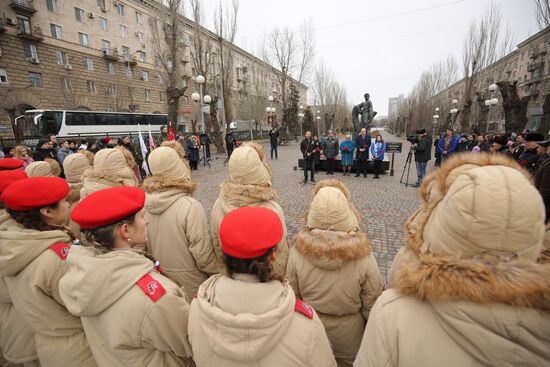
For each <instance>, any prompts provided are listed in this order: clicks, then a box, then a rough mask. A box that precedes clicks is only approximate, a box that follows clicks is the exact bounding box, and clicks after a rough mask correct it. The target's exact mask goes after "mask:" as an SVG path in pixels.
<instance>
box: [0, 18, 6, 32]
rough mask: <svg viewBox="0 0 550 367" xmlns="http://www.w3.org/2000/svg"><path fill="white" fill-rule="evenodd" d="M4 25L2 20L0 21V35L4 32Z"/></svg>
mask: <svg viewBox="0 0 550 367" xmlns="http://www.w3.org/2000/svg"><path fill="white" fill-rule="evenodd" d="M6 30H7V29H6V25H5V24H4V20H3V19H0V33H4V32H5V31H6Z"/></svg>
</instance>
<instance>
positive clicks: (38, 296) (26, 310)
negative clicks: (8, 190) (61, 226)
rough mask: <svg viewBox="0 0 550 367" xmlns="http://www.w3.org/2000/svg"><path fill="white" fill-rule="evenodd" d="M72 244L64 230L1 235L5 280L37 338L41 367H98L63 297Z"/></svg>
mask: <svg viewBox="0 0 550 367" xmlns="http://www.w3.org/2000/svg"><path fill="white" fill-rule="evenodd" d="M69 242H70V238H69V236H68V235H67V234H66V233H65V232H64V231H62V230H50V231H37V230H32V229H26V228H23V227H20V226H12V227H8V228H7V229H5V230H2V231H0V275H2V276H4V278H5V280H6V283H7V286H8V290H9V293H10V295H11V299H12V302H13V305H14V307H15V309H16V310H17V313H18V314H19V315H20V317H21V318H23V319H24V320H25V321H26V322H27V323H28V325H29V326H30V327H31V328H32V329H33V331H34V332H35V340H36V350H37V352H38V357H39V359H40V364H41V366H42V367H59V366H81V367H88V366H89V367H93V366H96V363H95V361H94V359H93V357H92V353H91V351H90V348H89V346H88V342H87V340H86V336H85V335H84V331H83V329H82V324H81V322H80V319H79V318H78V317H76V316H73V315H71V314H70V313H69V312H68V311H67V309H66V308H65V307H64V304H63V301H62V300H61V298H60V296H59V280H60V279H61V277H62V276H63V274H65V272H66V270H67V268H66V262H65V257H66V254H67V252H68V251H69V249H70V246H69V245H67V243H69ZM52 245H53V246H52ZM50 246H52V247H50Z"/></svg>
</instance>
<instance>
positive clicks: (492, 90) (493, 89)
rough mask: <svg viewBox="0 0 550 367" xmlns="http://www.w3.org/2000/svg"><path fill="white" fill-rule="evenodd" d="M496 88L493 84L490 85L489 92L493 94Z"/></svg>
mask: <svg viewBox="0 0 550 367" xmlns="http://www.w3.org/2000/svg"><path fill="white" fill-rule="evenodd" d="M497 88H498V86H497V85H496V84H494V83H493V84H491V85H490V86H489V91H491V92H494V91H496V90H497Z"/></svg>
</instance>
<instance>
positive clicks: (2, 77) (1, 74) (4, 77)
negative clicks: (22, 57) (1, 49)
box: [0, 68, 8, 84]
mask: <svg viewBox="0 0 550 367" xmlns="http://www.w3.org/2000/svg"><path fill="white" fill-rule="evenodd" d="M7 83H8V73H6V69H4V68H0V84H7Z"/></svg>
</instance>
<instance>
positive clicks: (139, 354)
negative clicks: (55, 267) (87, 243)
mask: <svg viewBox="0 0 550 367" xmlns="http://www.w3.org/2000/svg"><path fill="white" fill-rule="evenodd" d="M67 265H68V267H69V270H68V272H67V273H66V274H65V276H64V277H63V279H62V280H61V282H60V284H59V292H60V294H61V298H62V299H63V301H64V302H65V303H66V305H67V308H68V309H69V311H71V312H72V313H73V314H74V315H77V316H80V317H81V319H82V325H83V326H84V331H85V332H86V336H87V338H88V340H89V342H90V347H91V348H92V352H93V354H94V356H95V358H96V360H97V363H98V365H99V366H103V367H127V366H140V367H146V366H150V367H158V366H164V367H171V366H186V365H188V364H187V363H186V358H189V357H190V356H191V347H190V346H189V343H188V341H187V318H188V314H189V304H188V303H187V301H186V300H185V293H184V292H183V290H182V289H180V288H179V287H178V286H177V285H176V284H175V283H174V282H172V281H170V280H169V279H168V278H166V277H164V276H163V275H161V274H160V273H158V272H156V271H155V269H154V264H153V262H152V261H151V260H149V259H147V258H146V257H145V256H143V253H141V252H140V251H139V250H132V249H121V250H115V251H111V252H108V253H104V254H99V253H98V252H97V250H95V249H93V248H89V247H83V246H75V247H73V249H72V250H71V253H70V254H69V256H68V258H67ZM144 277H145V278H144ZM142 278H143V280H142V282H144V288H141V287H140V286H139V285H138V284H137V283H138V281H140V279H142ZM163 290H164V292H163ZM146 292H147V293H146ZM163 293H164V294H163ZM157 297H158V298H157ZM74 366H76V365H74Z"/></svg>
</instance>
